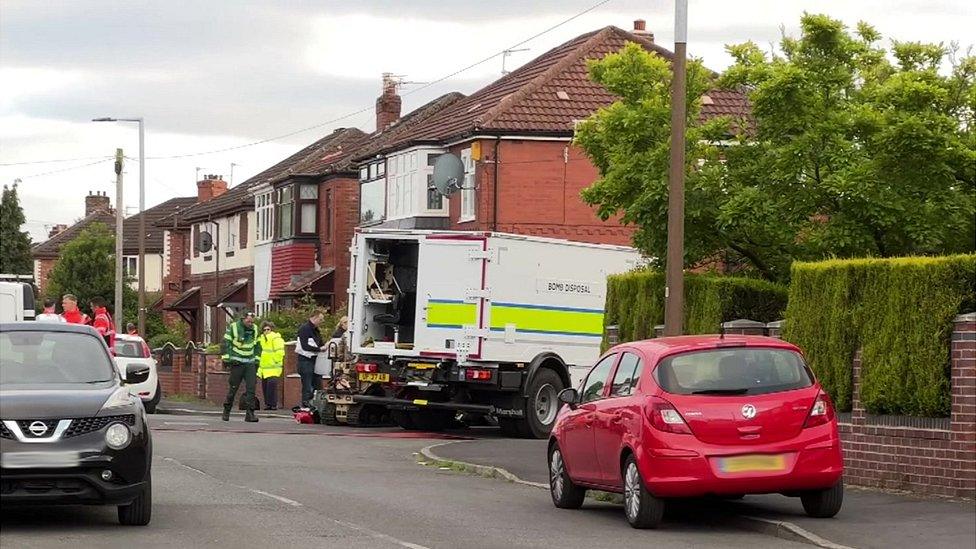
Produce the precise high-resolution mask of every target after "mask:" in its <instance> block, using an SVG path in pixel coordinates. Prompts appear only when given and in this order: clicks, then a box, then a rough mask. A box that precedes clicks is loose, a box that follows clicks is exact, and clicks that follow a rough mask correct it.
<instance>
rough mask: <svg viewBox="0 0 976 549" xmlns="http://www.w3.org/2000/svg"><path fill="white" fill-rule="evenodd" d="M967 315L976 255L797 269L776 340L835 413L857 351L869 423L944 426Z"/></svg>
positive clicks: (847, 392) (845, 396)
mask: <svg viewBox="0 0 976 549" xmlns="http://www.w3.org/2000/svg"><path fill="white" fill-rule="evenodd" d="M974 305H976V255H956V256H947V257H909V258H895V259H855V260H830V261H821V262H817V263H794V264H793V268H792V276H791V282H790V290H789V305H788V307H787V308H786V326H785V327H784V331H783V337H784V339H786V340H788V341H791V342H793V343H796V344H797V345H799V346H800V347H801V348H802V349H803V350H804V352H805V354H806V356H807V359H808V361H809V363H810V366H811V367H812V368H813V370H814V371H815V372H816V374H817V377H818V378H819V379H820V382H821V383H822V384H823V386H824V388H825V389H826V390H827V392H828V393H829V394H830V395H831V397H832V398H833V399H834V402H835V403H836V405H837V407H838V409H840V410H842V411H849V410H850V409H851V400H852V396H853V395H852V378H853V371H852V365H853V358H854V354H855V352H856V351H857V349H858V348H860V349H861V350H862V351H861V357H862V358H861V402H862V403H863V404H864V407H865V409H866V410H867V411H868V412H869V413H872V414H904V415H913V416H928V417H938V416H947V415H949V411H950V393H949V365H950V360H949V346H950V343H949V340H950V337H951V334H952V328H953V319H954V317H955V315H957V314H959V313H961V312H966V311H971V310H973V309H974Z"/></svg>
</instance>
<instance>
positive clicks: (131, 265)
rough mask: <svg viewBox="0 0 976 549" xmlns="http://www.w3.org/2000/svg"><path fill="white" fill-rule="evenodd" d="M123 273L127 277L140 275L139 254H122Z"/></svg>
mask: <svg viewBox="0 0 976 549" xmlns="http://www.w3.org/2000/svg"><path fill="white" fill-rule="evenodd" d="M122 275H123V276H124V277H125V278H138V277H139V256H137V255H124V256H122Z"/></svg>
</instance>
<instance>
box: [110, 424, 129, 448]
mask: <svg viewBox="0 0 976 549" xmlns="http://www.w3.org/2000/svg"><path fill="white" fill-rule="evenodd" d="M130 442H132V432H131V431H129V427H128V426H127V425H124V424H122V423H113V424H111V425H109V426H108V429H106V430H105V444H108V447H109V448H111V449H113V450H121V449H123V448H125V447H126V446H128V445H129V443H130Z"/></svg>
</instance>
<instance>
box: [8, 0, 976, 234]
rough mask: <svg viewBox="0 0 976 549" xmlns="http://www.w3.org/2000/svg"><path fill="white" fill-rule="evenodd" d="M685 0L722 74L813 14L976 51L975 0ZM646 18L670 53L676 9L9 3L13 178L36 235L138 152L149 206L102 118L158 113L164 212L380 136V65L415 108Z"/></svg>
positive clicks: (156, 171) (696, 50)
mask: <svg viewBox="0 0 976 549" xmlns="http://www.w3.org/2000/svg"><path fill="white" fill-rule="evenodd" d="M598 3H599V4H600V5H599V6H597V7H595V8H594V9H592V10H590V11H587V12H586V13H584V14H582V15H579V17H576V18H575V19H572V20H571V21H569V22H565V21H566V20H567V19H569V18H571V17H573V16H574V15H578V14H580V13H581V12H584V11H586V10H588V9H590V8H593V6H594V5H596V4H598ZM689 4H690V8H689V20H688V50H689V54H690V55H692V56H695V57H700V58H702V59H703V60H704V62H705V64H706V65H707V66H708V67H710V68H712V69H713V70H718V71H720V70H722V69H724V68H726V67H727V66H728V65H729V63H730V62H731V58H730V57H729V56H728V54H727V53H726V52H725V50H724V47H725V45H726V44H730V43H740V42H745V41H747V40H752V41H754V42H756V43H758V44H761V45H764V46H769V45H771V44H773V43H775V42H776V41H777V40H778V39H779V38H780V36H781V33H782V32H783V31H785V32H786V33H787V34H796V33H797V31H798V25H799V19H800V16H801V15H802V14H803V13H804V12H805V11H806V12H811V13H826V14H828V15H830V16H832V17H835V18H838V19H840V20H842V21H844V22H845V23H847V24H849V25H853V24H855V23H856V22H857V21H859V20H866V21H868V22H869V23H871V24H873V25H874V26H875V27H876V28H877V29H878V30H879V31H880V32H881V33H882V34H883V35H884V36H885V38H886V39H887V38H896V39H898V40H915V41H924V42H944V43H949V42H953V41H955V42H958V43H960V44H962V45H963V46H964V47H965V46H968V45H971V44H973V43H974V42H976V33H974V32H973V31H972V29H974V28H976V7H974V6H976V2H967V1H951V0H943V1H926V0H887V1H874V0H858V1H850V0H819V1H800V0H790V1H784V0H779V1H767V0H740V1H738V2H729V1H727V0H718V1H716V0H690V2H689ZM635 19H645V20H646V21H647V28H648V30H650V31H652V32H654V34H655V40H656V41H657V42H658V43H659V44H661V45H663V46H665V47H668V48H671V47H672V44H673V34H674V32H673V25H674V23H673V2H671V1H662V0H642V1H635V0H606V1H603V2H602V3H601V0H561V1H550V0H544V1H524V0H493V1H492V2H490V3H472V2H470V1H463V2H462V1H454V0H357V1H356V2H347V1H333V0H322V1H307V2H305V1H297V0H293V1H284V0H279V1H248V0H207V1H206V2H200V1H183V0H166V1H158V2H152V1H146V2H132V1H131V0H130V1H100V0H87V1H85V0H77V1H65V0H44V1H36V0H0V82H2V84H0V183H3V184H12V183H13V182H14V181H15V180H16V179H18V178H19V179H20V180H21V182H20V184H19V186H18V189H19V194H20V197H21V204H22V205H23V207H24V211H25V215H26V217H27V222H28V225H27V227H26V229H27V230H29V231H30V233H31V235H32V237H33V239H34V240H35V241H40V240H44V239H46V237H47V232H48V230H49V228H50V227H51V226H52V225H54V224H57V223H66V224H70V223H73V222H74V221H76V220H77V219H78V218H80V217H81V216H82V215H83V213H84V196H85V195H86V194H88V193H89V192H91V191H102V192H106V193H108V194H109V195H110V196H111V197H112V201H113V204H114V202H115V174H114V171H113V165H112V162H111V161H108V160H106V158H108V157H111V156H112V155H114V154H115V150H116V148H122V149H123V150H124V152H125V155H126V157H131V158H132V160H127V161H126V165H125V170H124V201H123V202H124V204H125V211H126V213H127V215H131V214H133V213H136V212H137V211H138V204H139V200H138V189H139V187H138V182H139V166H138V162H137V161H136V159H137V158H138V133H137V131H136V125H135V124H126V123H93V122H91V119H92V118H96V117H104V116H112V117H132V118H134V117H143V118H144V119H145V125H146V156H147V158H148V160H147V163H146V206H147V207H150V206H153V205H155V204H158V203H160V202H162V201H164V200H167V199H169V198H171V197H174V196H192V195H194V194H195V193H196V186H195V179H196V175H197V173H200V174H201V175H203V174H221V175H223V176H224V178H225V179H230V181H231V185H234V184H237V183H240V182H242V181H244V180H245V179H247V178H248V177H250V176H252V175H254V174H256V173H258V172H260V171H261V170H263V169H265V168H267V167H268V166H270V165H272V164H274V163H275V162H277V161H279V160H281V159H283V158H284V157H286V156H287V155H289V154H291V153H292V152H294V151H296V150H297V149H299V148H301V147H302V146H304V145H306V144H308V143H310V142H312V141H315V140H317V139H319V138H321V137H323V136H324V135H326V134H328V133H329V132H331V131H333V130H334V129H336V128H339V127H359V128H361V129H363V130H366V131H372V130H373V129H374V127H375V120H374V117H373V108H374V107H373V105H374V102H375V100H376V97H377V96H378V95H379V93H380V82H381V75H382V73H384V72H392V73H394V74H396V75H401V76H402V77H403V80H404V82H405V84H404V85H403V86H402V87H401V91H400V93H401V95H402V97H403V113H404V114H405V113H407V112H409V111H410V110H412V109H414V108H416V107H418V106H420V105H422V104H424V103H426V102H427V101H429V100H431V99H433V98H435V97H437V96H440V95H442V94H444V93H447V92H450V91H460V92H463V93H470V92H472V91H474V90H477V89H478V88H480V87H482V86H484V85H485V84H487V83H489V82H491V81H492V80H495V79H497V78H498V77H500V76H501V71H502V56H501V55H496V54H500V52H502V51H504V50H505V49H507V48H511V47H512V46H513V45H514V44H518V43H520V42H522V41H524V40H525V39H527V38H529V37H532V36H534V35H537V34H539V33H543V34H541V36H538V37H537V38H534V39H533V40H531V41H529V42H528V43H526V44H525V45H523V46H520V47H519V49H521V48H529V49H528V51H517V52H512V53H511V54H510V55H508V56H507V57H506V59H505V64H506V65H505V66H506V68H507V69H508V70H512V69H514V68H516V67H518V66H520V65H522V64H524V63H526V62H528V61H530V60H532V59H533V58H535V57H537V56H539V55H541V54H543V53H545V52H546V51H547V50H549V49H551V48H553V47H555V46H558V45H559V44H561V43H563V42H566V41H568V40H570V39H572V38H574V37H575V36H578V35H580V34H582V33H585V32H589V31H592V30H595V29H599V28H602V27H605V26H607V25H616V26H618V27H621V28H624V29H630V28H632V24H633V21H634V20H635ZM553 27H555V28H553ZM550 29H551V30H550ZM543 31H548V32H543ZM492 55H496V56H495V57H493V58H491V59H489V60H488V61H486V62H484V63H482V64H479V65H477V66H475V67H472V68H469V69H467V70H465V71H463V72H460V73H459V74H456V75H454V76H452V77H451V78H447V79H445V80H442V81H441V79H442V78H443V77H445V76H447V75H451V74H453V73H456V72H457V71H458V70H459V69H462V68H465V67H468V66H469V65H471V64H473V63H475V62H476V61H479V60H482V59H485V58H487V57H490V56H492ZM300 130H305V131H300ZM282 136H284V137H282ZM258 142H260V143H258ZM254 143H258V144H254ZM225 149H230V150H225ZM212 151H223V152H212ZM201 153H205V154H201ZM54 160H57V162H51V161H54ZM232 165H233V166H232ZM231 174H233V176H232V179H231Z"/></svg>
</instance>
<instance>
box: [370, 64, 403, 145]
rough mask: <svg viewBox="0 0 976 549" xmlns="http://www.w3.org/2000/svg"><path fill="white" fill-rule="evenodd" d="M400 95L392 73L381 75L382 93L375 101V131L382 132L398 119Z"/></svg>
mask: <svg viewBox="0 0 976 549" xmlns="http://www.w3.org/2000/svg"><path fill="white" fill-rule="evenodd" d="M401 103H402V102H401V100H400V95H399V94H397V80H396V77H394V76H393V73H389V72H384V73H383V93H382V94H381V95H380V96H379V97H378V98H377V99H376V131H378V132H379V131H383V130H385V129H386V128H389V127H390V126H391V125H393V123H394V122H396V121H397V120H399V119H400V106H401Z"/></svg>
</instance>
